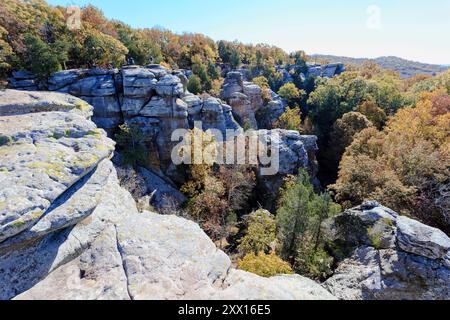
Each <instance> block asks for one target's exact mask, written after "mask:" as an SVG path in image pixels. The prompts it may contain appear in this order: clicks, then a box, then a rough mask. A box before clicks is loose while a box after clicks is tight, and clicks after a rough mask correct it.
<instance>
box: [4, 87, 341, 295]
mask: <svg viewBox="0 0 450 320" xmlns="http://www.w3.org/2000/svg"><path fill="white" fill-rule="evenodd" d="M45 94H46V93H41V94H36V93H34V92H28V93H27V92H18V91H11V90H7V91H5V92H2V95H1V100H0V101H1V103H0V112H1V113H0V124H1V125H0V132H1V137H2V140H1V141H2V143H1V145H0V181H1V183H0V210H1V215H0V217H1V219H0V232H1V233H0V234H1V238H0V299H44V300H48V299H79V300H86V299H106V300H125V299H334V297H333V296H332V295H331V294H330V293H328V292H327V291H326V290H325V289H323V288H322V287H321V286H320V285H318V284H316V283H314V282H312V281H310V280H308V279H304V278H302V277H299V276H279V277H274V278H270V279H263V278H260V277H258V276H255V275H251V274H247V273H245V272H240V271H235V270H233V269H232V268H231V261H230V259H229V258H228V256H227V255H226V254H225V253H223V252H222V251H220V250H218V249H217V248H216V247H215V245H214V244H213V242H212V241H211V240H210V239H209V238H208V237H207V236H206V234H205V233H204V232H203V231H202V230H201V229H200V227H199V226H198V225H197V224H195V223H194V222H191V221H187V220H185V219H182V218H178V217H175V216H163V215H157V214H154V213H150V212H142V213H139V212H138V210H137V208H136V203H135V202H134V200H133V198H132V196H131V195H130V194H129V193H128V192H127V191H125V190H124V189H122V188H121V187H120V186H119V180H118V177H117V173H116V170H115V168H114V167H113V165H112V163H111V161H110V160H109V157H110V156H111V155H112V150H113V143H112V141H111V140H109V139H108V138H107V137H106V133H105V132H104V131H103V130H99V129H97V128H96V126H95V125H94V124H93V123H92V122H91V121H90V120H89V117H90V114H91V111H92V107H90V106H88V105H86V104H85V103H84V102H82V101H81V100H79V99H76V98H73V97H71V96H67V95H63V94H57V93H48V95H49V101H46V100H45ZM16 106H19V108H17V109H15V110H14V111H12V110H11V108H14V107H16ZM36 163H38V164H36ZM146 178H147V179H149V180H151V181H149V182H150V183H149V185H150V184H151V183H157V181H156V180H157V179H155V176H152V175H147V177H146ZM155 187H157V188H160V187H159V186H157V185H155ZM160 191H161V192H163V191H164V190H163V189H161V190H160ZM169 192H170V191H169ZM244 288H248V290H244Z"/></svg>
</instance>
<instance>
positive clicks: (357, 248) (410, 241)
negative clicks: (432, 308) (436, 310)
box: [324, 202, 450, 300]
mask: <svg viewBox="0 0 450 320" xmlns="http://www.w3.org/2000/svg"><path fill="white" fill-rule="evenodd" d="M324 229H325V234H326V236H327V238H328V241H329V243H330V247H331V248H332V250H333V252H334V253H335V255H336V257H338V258H340V263H339V265H338V268H337V270H336V271H335V274H334V275H333V276H332V277H331V278H330V279H328V280H327V281H326V282H325V284H324V287H325V288H327V289H328V290H330V292H331V293H333V294H334V295H335V296H336V297H338V298H340V299H345V300H357V299H364V300H385V299H387V300H392V299H395V300H397V299H398V300H405V299H410V300H422V299H426V300H449V299H450V285H449V284H450V238H449V237H447V236H446V235H445V233H443V232H442V231H440V230H438V229H435V228H432V227H429V226H427V225H424V224H422V223H420V222H418V221H415V220H412V219H410V218H407V217H404V216H399V215H398V214H397V213H395V212H393V211H392V210H390V209H388V208H385V207H383V206H381V205H380V204H378V203H376V202H367V203H365V204H363V205H361V206H360V207H357V208H354V209H351V210H347V211H346V212H344V213H343V214H341V215H339V216H337V217H335V218H333V219H332V220H330V221H328V222H327V223H326V224H325V228H324Z"/></svg>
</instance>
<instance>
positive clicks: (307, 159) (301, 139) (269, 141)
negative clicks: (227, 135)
mask: <svg viewBox="0 0 450 320" xmlns="http://www.w3.org/2000/svg"><path fill="white" fill-rule="evenodd" d="M257 134H258V136H259V138H260V139H262V141H265V144H266V145H267V148H268V149H272V150H274V151H272V152H271V158H272V160H271V163H270V164H264V165H263V166H260V167H259V168H258V172H257V173H258V174H257V177H258V181H259V185H260V187H261V190H262V192H263V193H264V196H263V198H264V199H265V201H267V204H268V205H269V207H270V204H271V203H272V205H273V203H274V199H275V198H276V197H277V194H278V191H279V190H280V188H281V187H282V185H283V180H284V177H286V175H295V174H297V173H298V171H299V170H300V169H306V170H307V171H309V172H310V173H311V175H312V176H315V174H316V170H317V164H316V159H315V153H316V151H317V137H315V136H302V135H300V133H299V132H297V131H289V130H280V129H276V130H259V131H257ZM275 156H276V157H275ZM271 166H272V167H273V166H274V168H276V169H278V170H276V172H275V174H270V175H265V174H263V172H262V169H263V168H266V167H271Z"/></svg>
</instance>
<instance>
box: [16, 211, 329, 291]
mask: <svg viewBox="0 0 450 320" xmlns="http://www.w3.org/2000/svg"><path fill="white" fill-rule="evenodd" d="M230 266H231V262H230V259H229V258H228V257H227V256H226V255H225V254H224V253H223V252H222V251H220V250H218V249H217V248H216V247H215V245H214V244H213V243H212V241H211V240H210V239H209V238H208V237H207V236H206V235H205V234H204V233H203V231H202V230H201V229H200V228H199V226H198V225H197V224H195V223H193V222H190V221H186V220H184V219H181V218H177V217H174V216H162V215H157V214H153V213H150V212H144V213H142V214H136V215H133V216H129V217H128V218H127V219H124V220H122V222H120V223H117V224H116V226H115V227H110V228H106V229H105V231H104V232H103V233H102V235H101V236H99V237H98V238H97V240H96V241H95V242H94V243H93V245H92V247H91V248H89V249H88V250H87V251H85V253H83V254H82V255H81V256H80V257H78V258H77V259H75V260H73V261H72V262H70V263H68V264H66V265H64V266H62V267H60V268H59V269H57V270H56V271H54V272H53V273H51V274H50V275H49V276H48V277H47V278H46V279H45V280H43V281H42V282H40V283H39V284H37V285H36V286H34V287H33V288H31V289H30V290H28V291H27V292H25V293H23V294H21V295H19V296H18V297H16V299H136V300H149V299H150V300H166V299H302V300H314V299H335V298H334V297H333V296H332V295H331V294H329V293H328V292H327V291H326V290H325V289H323V288H321V287H320V286H319V285H317V284H316V283H315V282H313V281H311V280H309V279H305V278H302V277H300V276H279V277H274V278H270V279H264V278H261V277H258V276H256V275H252V274H248V273H245V272H241V271H235V270H232V269H230V268H231V267H230ZM55 288H58V290H55Z"/></svg>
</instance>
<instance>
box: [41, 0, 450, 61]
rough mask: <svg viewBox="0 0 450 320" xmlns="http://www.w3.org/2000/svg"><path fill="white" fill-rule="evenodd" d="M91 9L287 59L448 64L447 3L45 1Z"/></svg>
mask: <svg viewBox="0 0 450 320" xmlns="http://www.w3.org/2000/svg"><path fill="white" fill-rule="evenodd" d="M47 2H48V3H49V4H52V5H64V6H68V5H78V6H84V5H87V4H93V5H95V6H96V7H98V8H100V9H101V10H102V11H103V12H104V14H105V16H106V17H108V18H114V19H117V20H121V21H123V22H125V23H127V24H129V25H131V26H132V27H135V28H151V27H155V26H158V27H163V28H166V29H169V30H171V31H173V32H176V33H182V32H195V33H203V34H205V35H207V36H209V37H211V38H212V39H214V40H229V41H233V40H238V41H241V42H244V43H253V44H257V43H267V44H271V45H275V46H278V47H280V48H283V49H284V50H286V51H287V52H292V51H296V50H304V51H306V53H307V54H314V53H319V54H332V55H339V56H349V57H366V58H375V57H379V56H398V57H402V58H405V59H409V60H415V61H420V62H426V63H434V64H450V41H449V35H448V34H449V32H450V18H449V17H450V0H428V1H426V2H425V1H423V0H409V1H408V0H346V1H345V2H343V1H333V0H315V1H311V0H276V1H275V0H227V1H218V0H171V1H163V0H130V1H123V0H47Z"/></svg>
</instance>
